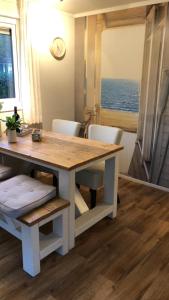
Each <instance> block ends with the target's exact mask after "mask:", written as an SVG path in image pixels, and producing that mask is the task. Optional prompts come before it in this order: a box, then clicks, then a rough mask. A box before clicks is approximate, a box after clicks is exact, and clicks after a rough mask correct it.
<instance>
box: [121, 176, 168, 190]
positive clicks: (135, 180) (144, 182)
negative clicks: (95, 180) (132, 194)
mask: <svg viewBox="0 0 169 300" xmlns="http://www.w3.org/2000/svg"><path fill="white" fill-rule="evenodd" d="M119 177H120V178H123V179H126V180H129V181H132V182H135V183H140V184H142V185H146V186H149V187H152V188H155V189H157V190H160V191H163V192H168V193H169V189H168V188H166V187H163V186H161V185H157V184H153V183H150V182H146V181H143V180H140V179H136V178H133V177H131V176H128V175H124V174H121V173H120V174H119Z"/></svg>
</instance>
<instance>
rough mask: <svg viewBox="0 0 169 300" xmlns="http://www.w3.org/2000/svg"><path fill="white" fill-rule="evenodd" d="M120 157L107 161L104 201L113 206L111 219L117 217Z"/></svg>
mask: <svg viewBox="0 0 169 300" xmlns="http://www.w3.org/2000/svg"><path fill="white" fill-rule="evenodd" d="M117 186H118V156H115V157H113V158H110V159H107V160H106V161H105V173H104V201H105V202H106V203H109V204H113V214H111V215H110V217H111V218H115V217H116V216H117Z"/></svg>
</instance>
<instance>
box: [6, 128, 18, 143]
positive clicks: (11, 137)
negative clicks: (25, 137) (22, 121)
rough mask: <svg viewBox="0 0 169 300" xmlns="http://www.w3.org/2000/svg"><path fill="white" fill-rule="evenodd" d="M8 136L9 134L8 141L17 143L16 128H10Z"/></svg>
mask: <svg viewBox="0 0 169 300" xmlns="http://www.w3.org/2000/svg"><path fill="white" fill-rule="evenodd" d="M7 136H8V143H16V130H10V129H8V131H7Z"/></svg>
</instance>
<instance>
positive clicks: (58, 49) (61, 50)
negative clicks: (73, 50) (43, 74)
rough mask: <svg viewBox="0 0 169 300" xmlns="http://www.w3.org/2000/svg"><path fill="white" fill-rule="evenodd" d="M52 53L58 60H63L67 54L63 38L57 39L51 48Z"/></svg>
mask: <svg viewBox="0 0 169 300" xmlns="http://www.w3.org/2000/svg"><path fill="white" fill-rule="evenodd" d="M50 52H51V54H52V55H53V57H54V58H56V59H59V60H61V59H63V58H64V56H65V54H66V47H65V42H64V40H63V39H62V38H59V37H57V38H55V39H54V40H53V42H52V45H51V47H50Z"/></svg>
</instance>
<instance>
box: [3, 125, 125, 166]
mask: <svg viewBox="0 0 169 300" xmlns="http://www.w3.org/2000/svg"><path fill="white" fill-rule="evenodd" d="M122 149H123V146H121V145H114V144H107V143H103V142H98V141H93V140H88V139H83V138H79V137H72V136H67V135H63V134H58V133H53V132H50V131H42V141H41V142H32V137H31V135H27V136H25V137H18V138H17V143H11V144H10V143H8V140H7V137H6V136H5V135H3V136H2V137H0V152H1V153H5V154H7V155H12V156H16V157H20V158H21V159H24V158H25V159H27V160H29V159H30V160H31V161H34V162H35V163H36V162H39V163H43V164H46V165H49V166H53V167H58V168H60V169H65V170H73V169H76V168H77V167H80V166H83V165H85V164H87V163H88V162H92V161H95V160H97V159H99V158H104V157H106V156H108V155H109V154H113V153H115V152H118V151H120V150H122Z"/></svg>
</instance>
